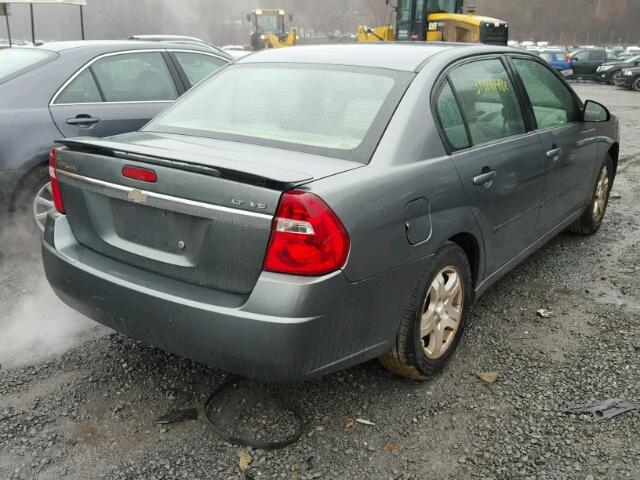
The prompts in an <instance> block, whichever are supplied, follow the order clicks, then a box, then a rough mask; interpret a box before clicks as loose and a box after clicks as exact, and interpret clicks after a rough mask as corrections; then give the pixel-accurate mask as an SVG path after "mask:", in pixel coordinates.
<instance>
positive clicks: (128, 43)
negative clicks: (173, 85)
mask: <svg viewBox="0 0 640 480" xmlns="http://www.w3.org/2000/svg"><path fill="white" fill-rule="evenodd" d="M33 48H38V49H42V50H49V51H52V52H57V53H61V52H65V51H68V50H82V49H84V50H91V51H92V52H96V53H109V52H117V51H120V50H153V49H166V48H170V44H169V43H161V42H153V41H144V40H77V41H65V42H47V43H43V44H42V45H40V46H37V47H33ZM176 48H188V49H189V50H201V51H203V52H210V49H208V48H207V47H205V46H202V47H200V46H199V45H196V44H189V45H185V44H176Z"/></svg>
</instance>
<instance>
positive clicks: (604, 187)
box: [593, 165, 609, 221]
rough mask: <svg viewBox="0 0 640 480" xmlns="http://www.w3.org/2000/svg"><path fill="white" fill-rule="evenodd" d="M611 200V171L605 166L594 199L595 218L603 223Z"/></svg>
mask: <svg viewBox="0 0 640 480" xmlns="http://www.w3.org/2000/svg"><path fill="white" fill-rule="evenodd" d="M608 199H609V170H608V169H607V166H606V165H605V166H604V167H602V171H601V172H600V176H599V177H598V183H597V185H596V194H595V198H594V199H593V218H594V220H596V221H601V220H602V218H603V217H604V213H605V211H606V209H607V200H608Z"/></svg>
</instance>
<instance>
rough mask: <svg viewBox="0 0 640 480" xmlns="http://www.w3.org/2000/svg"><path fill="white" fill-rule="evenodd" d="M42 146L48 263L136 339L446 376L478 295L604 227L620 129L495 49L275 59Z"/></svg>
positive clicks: (317, 368)
mask: <svg viewBox="0 0 640 480" xmlns="http://www.w3.org/2000/svg"><path fill="white" fill-rule="evenodd" d="M60 143H61V144H62V145H63V147H62V148H60V149H56V150H53V151H52V152H51V155H50V174H51V182H52V192H53V198H54V201H55V206H56V211H55V212H52V213H50V214H49V216H48V218H47V223H46V230H45V238H44V243H43V258H44V265H45V269H46V274H47V277H48V279H49V282H50V283H51V285H52V287H53V288H54V290H55V291H56V292H57V294H58V295H59V296H60V297H61V298H62V299H63V300H64V301H65V302H66V303H68V304H69V305H71V306H72V307H73V308H75V309H77V310H79V311H80V312H82V313H84V314H85V315H88V316H89V317H91V318H94V319H95V320H97V321H98V322H100V323H103V324H105V325H107V326H109V327H111V328H113V329H115V330H117V331H119V332H121V333H123V334H125V335H128V336H131V337H133V338H136V339H140V340H142V341H144V342H147V343H149V344H152V345H156V346H158V347H160V348H163V349H166V350H168V351H171V352H174V353H176V354H179V355H182V356H185V357H189V358H191V359H194V360H197V361H200V362H204V363H207V364H209V365H212V366H216V367H219V368H222V369H225V370H227V371H230V372H234V373H237V374H241V375H245V376H247V377H251V378H256V379H262V380H267V381H278V382H296V381H303V380H305V379H307V378H312V377H316V376H320V375H323V374H326V373H329V372H332V371H335V370H338V369H342V368H345V367H348V366H351V365H354V364H357V363H360V362H363V361H365V360H368V359H371V358H375V357H379V358H380V360H381V362H382V364H383V365H384V366H386V367H387V368H389V369H390V370H391V371H393V372H395V373H397V374H399V375H402V376H405V377H409V378H411V379H414V380H424V379H427V378H429V377H431V376H433V375H435V374H436V373H438V372H439V371H440V370H441V369H442V368H443V367H444V365H445V364H446V362H447V360H448V359H449V358H450V357H451V355H452V353H453V352H454V350H455V349H456V347H457V345H458V344H459V342H460V338H461V336H462V334H463V330H464V327H465V321H466V319H467V316H468V314H469V309H470V308H471V306H472V304H473V303H474V301H475V300H476V299H477V298H478V297H479V296H480V295H482V294H483V292H485V291H486V290H487V289H488V288H489V287H490V286H491V285H492V284H493V283H494V282H496V281H497V280H499V279H500V278H502V277H503V276H504V275H505V274H506V273H507V272H508V271H509V270H511V269H513V268H514V267H515V266H517V265H518V264H519V263H520V262H522V261H523V260H524V259H525V258H526V257H527V256H529V255H531V254H532V253H533V252H535V251H536V250H537V249H538V248H540V247H541V246H542V245H543V244H544V243H545V242H547V241H548V240H549V239H551V238H553V237H554V236H555V235H557V234H559V233H560V232H563V231H565V230H567V229H569V230H571V231H573V232H575V233H577V234H594V233H596V232H597V231H598V228H599V227H600V225H601V223H602V221H603V218H604V216H605V212H606V209H607V202H608V199H609V192H610V190H611V187H612V184H613V181H614V178H615V174H616V168H617V163H618V150H619V136H618V122H617V120H616V119H615V117H612V116H611V115H610V113H609V112H608V110H607V109H606V108H605V107H603V106H602V105H600V104H597V103H595V102H592V101H587V102H586V103H583V102H582V101H581V100H580V99H579V98H578V96H577V95H576V94H575V93H574V92H573V90H572V89H571V87H569V86H568V85H567V83H566V82H565V81H564V79H563V78H562V76H561V75H559V74H558V73H557V72H555V71H554V70H553V69H552V68H551V67H550V66H549V65H548V64H547V63H546V62H544V61H543V60H542V59H540V58H539V57H537V56H535V55H533V54H529V53H527V52H523V51H519V50H512V49H508V48H502V47H489V46H479V45H453V44H429V45H422V44H416V43H413V44H393V43H388V44H363V45H342V46H309V47H296V48H286V49H274V50H265V51H263V52H260V53H257V54H254V55H251V56H249V57H246V58H244V59H241V60H239V61H238V62H237V63H236V64H234V65H232V66H230V67H228V68H226V69H224V70H221V71H220V72H219V73H217V74H215V75H214V76H213V77H210V78H209V79H208V80H206V81H204V82H203V83H201V84H200V85H199V86H198V87H196V88H195V89H193V90H192V91H191V92H189V93H188V94H186V95H185V96H184V97H183V98H182V99H180V100H179V101H178V102H176V104H175V105H173V106H172V107H170V108H169V109H168V110H166V111H165V112H163V113H161V114H160V115H159V116H158V117H157V118H155V119H154V120H153V121H151V123H149V124H148V125H147V126H145V127H144V128H143V129H142V130H140V131H139V132H135V133H130V134H125V135H120V136H116V137H111V138H106V139H95V138H86V137H81V138H73V139H65V140H62V141H60Z"/></svg>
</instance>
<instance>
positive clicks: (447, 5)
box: [358, 0, 509, 45]
mask: <svg viewBox="0 0 640 480" xmlns="http://www.w3.org/2000/svg"><path fill="white" fill-rule="evenodd" d="M397 1H398V3H397V5H396V6H395V7H393V8H394V10H395V12H396V25H395V28H394V26H392V25H385V26H381V27H376V28H369V27H367V26H364V25H361V26H359V27H358V41H359V42H380V41H392V40H400V41H425V40H426V41H427V42H462V43H487V44H490V45H507V42H508V41H509V25H508V24H507V23H506V22H503V21H502V20H498V19H495V18H490V17H482V16H478V15H476V14H475V8H474V7H468V8H467V13H464V0H397ZM386 2H387V5H388V4H389V0H386Z"/></svg>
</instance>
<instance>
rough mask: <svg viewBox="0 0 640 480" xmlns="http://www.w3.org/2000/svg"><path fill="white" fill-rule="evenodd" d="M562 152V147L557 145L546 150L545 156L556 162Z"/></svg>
mask: <svg viewBox="0 0 640 480" xmlns="http://www.w3.org/2000/svg"><path fill="white" fill-rule="evenodd" d="M561 154H562V149H561V148H558V147H554V148H552V149H551V150H549V151H548V152H547V158H549V159H551V160H553V161H554V162H557V161H558V160H560V155H561Z"/></svg>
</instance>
